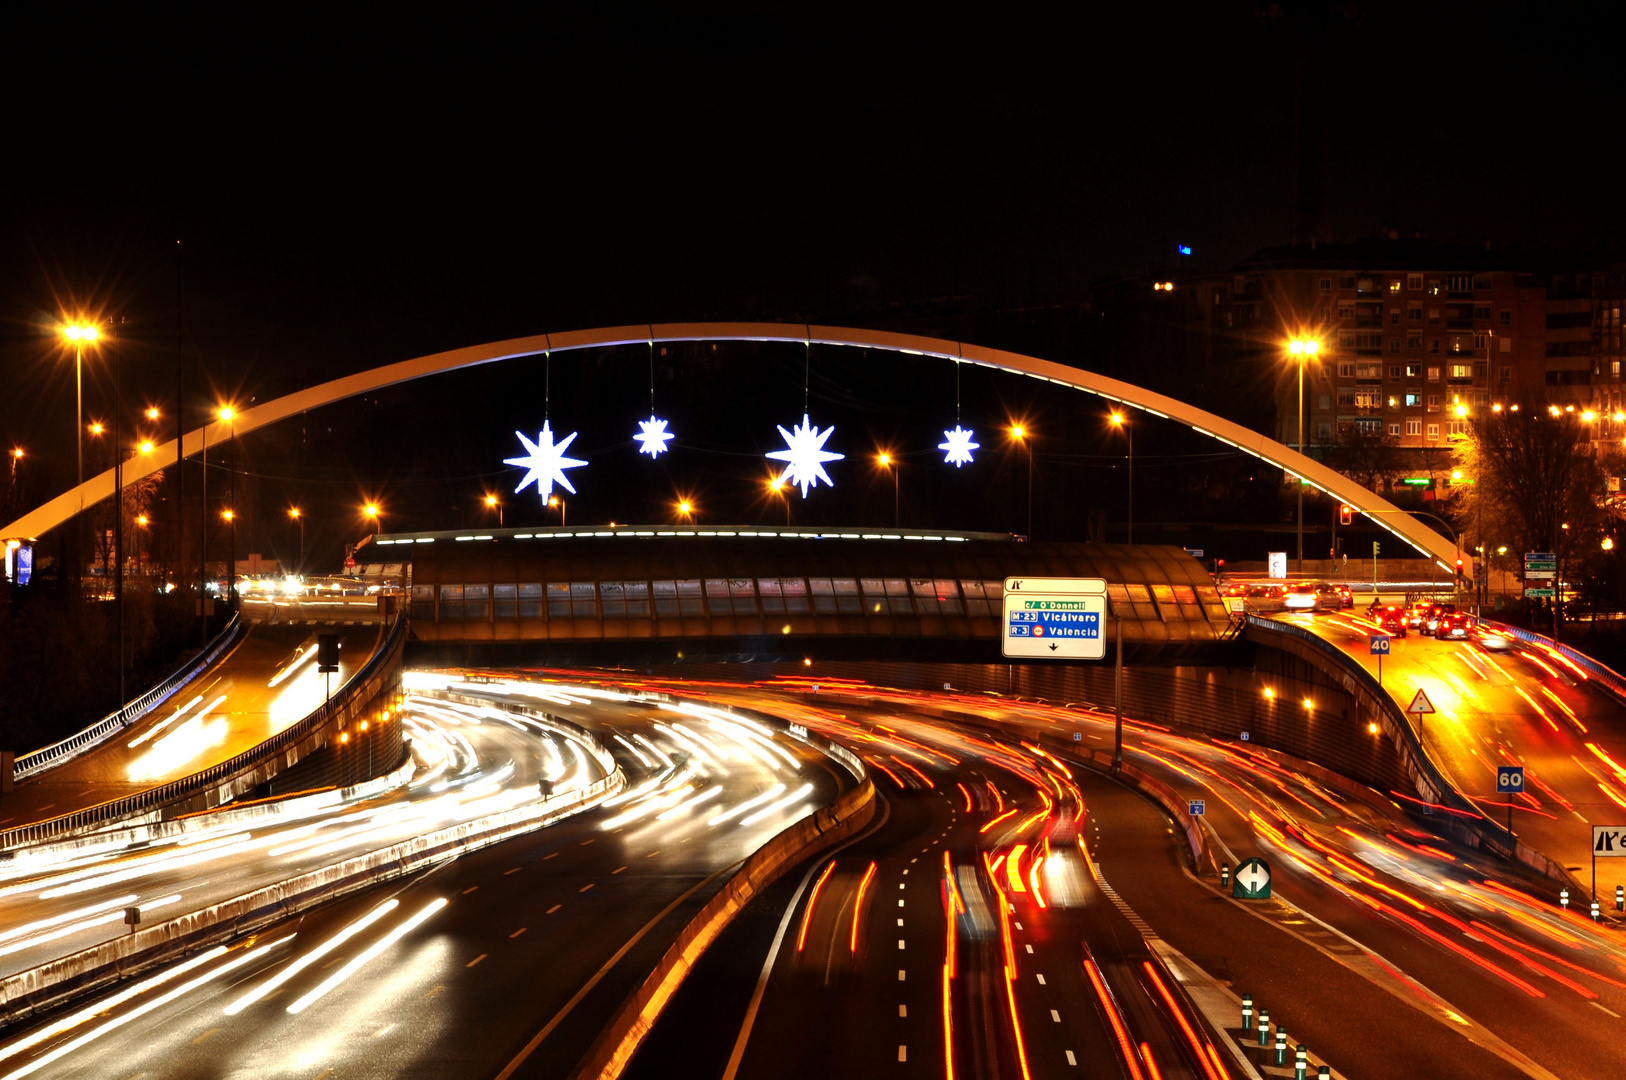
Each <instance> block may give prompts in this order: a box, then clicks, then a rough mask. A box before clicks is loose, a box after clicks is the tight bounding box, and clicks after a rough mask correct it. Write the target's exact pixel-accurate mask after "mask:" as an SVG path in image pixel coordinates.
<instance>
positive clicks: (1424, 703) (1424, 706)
mask: <svg viewBox="0 0 1626 1080" xmlns="http://www.w3.org/2000/svg"><path fill="white" fill-rule="evenodd" d="M1406 711H1407V712H1409V713H1431V712H1433V711H1434V703H1433V702H1432V701H1430V700H1428V695H1427V694H1425V693H1423V688H1422V687H1418V688H1417V696H1416V697H1414V698H1412V699H1411V704H1410V705H1407V706H1406Z"/></svg>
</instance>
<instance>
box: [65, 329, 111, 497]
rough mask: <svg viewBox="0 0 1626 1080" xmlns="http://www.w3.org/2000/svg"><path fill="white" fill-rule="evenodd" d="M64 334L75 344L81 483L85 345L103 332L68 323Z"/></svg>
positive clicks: (74, 390) (80, 475)
mask: <svg viewBox="0 0 1626 1080" xmlns="http://www.w3.org/2000/svg"><path fill="white" fill-rule="evenodd" d="M62 336H63V337H64V338H66V339H67V340H68V341H70V342H71V343H72V344H73V392H74V400H75V402H76V405H75V409H76V410H77V411H76V413H75V415H76V417H77V424H78V428H79V431H80V432H81V434H80V436H79V483H81V484H83V483H84V482H85V439H84V435H83V432H84V428H85V346H86V345H87V344H89V343H92V342H95V341H96V340H97V339H99V338H100V337H101V336H102V332H101V331H100V330H99V329H97V328H96V326H95V325H94V324H91V323H68V324H66V325H64V326H63V327H62Z"/></svg>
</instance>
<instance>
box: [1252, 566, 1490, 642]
mask: <svg viewBox="0 0 1626 1080" xmlns="http://www.w3.org/2000/svg"><path fill="white" fill-rule="evenodd" d="M1224 593H1225V595H1227V596H1235V597H1240V598H1241V600H1242V608H1243V610H1244V611H1246V612H1248V614H1250V615H1275V614H1281V613H1283V612H1317V611H1341V610H1343V609H1345V608H1351V607H1354V606H1355V601H1354V598H1353V597H1352V596H1351V595H1350V591H1349V586H1347V585H1340V584H1338V583H1336V582H1330V581H1321V582H1316V581H1304V582H1293V583H1287V584H1276V583H1270V582H1256V583H1254V582H1251V583H1238V584H1234V585H1230V586H1227V587H1226V588H1225V590H1224ZM1367 615H1368V618H1369V619H1370V620H1371V621H1372V622H1374V623H1377V624H1378V625H1379V626H1381V627H1382V628H1383V629H1384V631H1385V632H1387V633H1389V634H1390V635H1392V636H1394V637H1401V638H1403V637H1406V636H1408V635H1409V634H1411V633H1412V632H1413V631H1415V632H1416V633H1419V634H1422V635H1424V636H1425V637H1432V638H1437V639H1439V640H1441V641H1472V642H1474V643H1475V644H1477V645H1479V646H1480V647H1482V648H1485V649H1492V650H1497V651H1500V650H1504V649H1509V648H1511V647H1512V645H1513V641H1512V639H1511V638H1510V637H1509V636H1508V635H1506V634H1504V633H1502V632H1501V631H1500V630H1496V629H1494V628H1492V627H1487V626H1481V625H1480V624H1479V621H1478V620H1477V619H1475V618H1474V617H1473V616H1472V615H1470V614H1468V613H1467V612H1465V611H1459V610H1457V606H1456V605H1455V604H1448V603H1436V602H1434V601H1430V600H1416V601H1413V602H1412V603H1409V604H1384V603H1381V602H1380V601H1378V600H1373V601H1372V605H1371V606H1370V607H1369V608H1368V609H1367Z"/></svg>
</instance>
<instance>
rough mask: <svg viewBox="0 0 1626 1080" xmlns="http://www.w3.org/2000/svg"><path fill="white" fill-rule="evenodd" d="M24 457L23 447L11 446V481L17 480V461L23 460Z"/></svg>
mask: <svg viewBox="0 0 1626 1080" xmlns="http://www.w3.org/2000/svg"><path fill="white" fill-rule="evenodd" d="M23 457H24V454H23V448H22V447H20V446H13V447H12V448H11V482H12V483H13V484H15V483H16V482H17V463H18V462H19V461H21V460H22V459H23Z"/></svg>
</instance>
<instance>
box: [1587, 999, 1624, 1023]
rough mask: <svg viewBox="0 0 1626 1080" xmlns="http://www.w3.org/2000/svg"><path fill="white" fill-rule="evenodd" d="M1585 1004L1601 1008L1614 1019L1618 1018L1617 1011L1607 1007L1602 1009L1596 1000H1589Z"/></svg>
mask: <svg viewBox="0 0 1626 1080" xmlns="http://www.w3.org/2000/svg"><path fill="white" fill-rule="evenodd" d="M1587 1004H1588V1005H1591V1006H1593V1007H1594V1008H1598V1009H1603V1011H1604V1012H1606V1013H1609V1015H1610V1016H1613V1017H1614V1018H1615V1019H1616V1020H1619V1019H1620V1014H1619V1013H1618V1012H1610V1011H1609V1010H1608V1009H1604V1008H1603V1006H1602V1005H1599V1004H1598V1003H1597V1002H1596V1001H1589V1002H1587Z"/></svg>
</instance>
